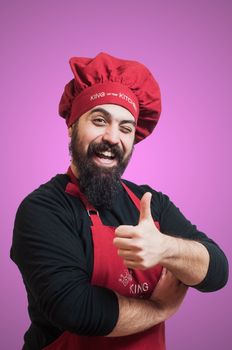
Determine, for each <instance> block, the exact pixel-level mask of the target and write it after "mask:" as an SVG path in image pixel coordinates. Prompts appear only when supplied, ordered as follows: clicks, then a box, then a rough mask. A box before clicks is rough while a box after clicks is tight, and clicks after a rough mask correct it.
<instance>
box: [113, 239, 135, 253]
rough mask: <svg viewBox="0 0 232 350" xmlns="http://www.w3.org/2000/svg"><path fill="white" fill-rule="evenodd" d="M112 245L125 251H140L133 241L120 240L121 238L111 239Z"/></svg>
mask: <svg viewBox="0 0 232 350" xmlns="http://www.w3.org/2000/svg"><path fill="white" fill-rule="evenodd" d="M113 244H114V245H115V247H117V248H118V249H126V250H134V251H135V250H140V248H138V247H137V243H136V241H135V240H133V239H131V238H121V237H115V238H114V239H113Z"/></svg>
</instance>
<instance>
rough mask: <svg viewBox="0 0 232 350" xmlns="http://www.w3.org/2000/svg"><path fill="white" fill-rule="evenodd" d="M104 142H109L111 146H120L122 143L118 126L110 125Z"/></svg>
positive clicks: (105, 133) (103, 136)
mask: <svg viewBox="0 0 232 350" xmlns="http://www.w3.org/2000/svg"><path fill="white" fill-rule="evenodd" d="M102 140H103V141H108V142H109V143H111V144H113V145H114V144H118V143H119V141H120V135H119V130H118V128H117V126H116V125H108V127H107V128H106V129H105V131H104V134H103V135H102Z"/></svg>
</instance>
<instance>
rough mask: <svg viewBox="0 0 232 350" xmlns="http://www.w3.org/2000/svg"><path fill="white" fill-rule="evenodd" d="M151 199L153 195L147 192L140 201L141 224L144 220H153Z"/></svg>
mask: <svg viewBox="0 0 232 350" xmlns="http://www.w3.org/2000/svg"><path fill="white" fill-rule="evenodd" d="M151 197H152V194H151V193H150V192H146V193H144V195H143V197H142V198H141V200H140V216H139V223H140V222H141V221H143V220H148V219H152V216H151ZM152 220H153V219H152Z"/></svg>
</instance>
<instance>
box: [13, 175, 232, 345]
mask: <svg viewBox="0 0 232 350" xmlns="http://www.w3.org/2000/svg"><path fill="white" fill-rule="evenodd" d="M68 181H69V178H68V176H67V175H57V176H56V177H54V178H53V179H51V180H50V181H49V182H48V183H46V184H44V185H42V186H40V187H39V188H38V189H37V190H35V191H34V192H32V193H31V194H30V195H29V196H27V197H26V198H25V199H24V201H23V202H22V203H21V205H20V207H19V209H18V211H17V215H16V219H15V226H14V235H13V243H12V248H11V258H12V260H13V261H14V262H15V263H16V264H17V265H18V267H19V269H20V271H21V274H22V277H23V280H24V284H25V286H26V290H27V295H28V303H29V316H30V319H31V326H30V328H29V330H28V331H27V332H26V334H25V337H24V338H25V345H24V348H23V349H25V350H26V349H27V350H29V349H31V350H32V349H33V350H37V349H42V348H43V347H44V346H46V345H48V344H49V343H51V342H52V341H54V340H55V339H56V338H57V337H58V336H59V335H60V334H61V333H62V332H63V331H64V330H69V331H71V332H75V333H77V334H79V335H87V336H96V335H99V336H103V335H106V334H108V333H109V332H111V331H112V329H113V328H114V326H115V324H116V322H117V319H118V313H119V310H118V301H117V297H116V295H115V294H114V292H113V291H111V290H109V289H107V288H103V287H98V286H93V285H91V275H92V271H93V243H92V236H91V231H90V225H91V222H90V218H89V216H88V214H87V212H86V210H85V208H84V206H83V204H82V202H81V201H80V199H79V198H77V197H74V196H72V195H70V194H68V193H66V192H65V188H66V185H67V183H68ZM125 183H126V184H127V185H128V187H129V188H130V189H131V190H132V191H133V192H134V193H135V195H136V196H137V197H138V198H141V197H142V195H143V194H144V193H145V192H147V191H149V192H152V204H151V211H152V216H153V218H154V219H155V220H157V221H159V224H160V230H161V232H163V233H166V234H169V235H174V236H176V237H183V238H186V239H193V240H197V241H199V242H201V243H202V244H204V246H205V247H206V248H207V250H208V252H209V255H210V264H209V269H208V273H207V275H206V277H205V279H204V280H203V281H202V282H201V283H200V284H199V285H197V286H194V288H196V289H198V290H200V291H203V292H210V291H214V290H217V289H220V288H222V287H223V286H224V285H225V283H226V282H227V278H228V263H227V259H226V257H225V255H224V253H223V252H222V251H221V249H220V248H219V247H218V245H217V244H216V243H214V242H213V241H212V240H211V239H209V238H208V237H207V236H206V235H205V234H204V233H202V232H200V231H198V230H197V228H196V226H194V225H192V224H191V223H190V222H189V221H188V220H187V219H186V218H185V217H184V216H183V215H182V214H181V212H180V211H179V209H178V208H177V207H175V205H174V204H173V203H172V202H171V201H170V200H169V198H168V197H167V196H166V195H164V194H162V193H160V192H156V191H154V190H152V189H151V188H150V187H148V186H137V185H135V184H133V183H131V182H128V181H125ZM99 215H100V217H101V220H102V222H103V223H104V224H105V225H108V226H115V227H117V226H119V225H121V224H125V225H136V224H137V223H138V219H139V212H138V210H137V208H135V206H134V204H133V203H132V201H131V200H130V198H129V196H128V195H127V193H126V192H125V190H123V191H121V192H119V194H118V196H117V198H116V199H115V202H114V204H113V208H112V209H111V210H110V211H109V210H106V209H100V210H99Z"/></svg>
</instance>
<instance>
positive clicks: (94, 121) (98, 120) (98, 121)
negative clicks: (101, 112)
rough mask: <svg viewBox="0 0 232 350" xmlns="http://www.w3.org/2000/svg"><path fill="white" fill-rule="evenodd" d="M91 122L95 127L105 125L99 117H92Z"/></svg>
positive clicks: (103, 120) (104, 121)
mask: <svg viewBox="0 0 232 350" xmlns="http://www.w3.org/2000/svg"><path fill="white" fill-rule="evenodd" d="M92 122H93V123H94V124H95V125H97V126H104V125H105V124H106V120H105V119H104V118H103V117H101V116H96V117H94V118H93V119H92Z"/></svg>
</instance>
